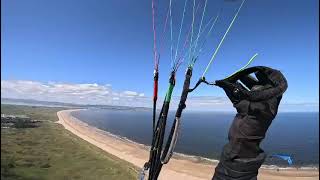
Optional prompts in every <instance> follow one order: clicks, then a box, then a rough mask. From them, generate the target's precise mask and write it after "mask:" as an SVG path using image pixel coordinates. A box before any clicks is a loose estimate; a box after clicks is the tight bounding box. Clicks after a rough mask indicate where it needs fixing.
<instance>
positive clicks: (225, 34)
mask: <svg viewBox="0 0 320 180" xmlns="http://www.w3.org/2000/svg"><path fill="white" fill-rule="evenodd" d="M245 1H246V0H243V1H242V3H241V5H240V7H239V9H238V11H237V13H236V15H235V16H234V17H233V19H232V21H231V23H230V25H229V27H228V29H227V31H226V32H225V33H224V35H223V37H222V39H221V41H220V43H219V45H218V47H217V48H216V50H215V51H214V53H213V55H212V57H211V59H210V61H209V63H208V65H207V67H206V69H205V70H204V72H203V74H202V76H201V77H202V78H204V76H205V74H206V73H207V71H208V70H209V68H210V66H211V63H212V62H213V60H214V58H215V57H216V55H217V53H218V51H219V49H220V47H221V45H222V43H223V41H224V39H225V38H226V36H227V34H228V33H229V31H230V29H231V27H232V25H233V23H234V21H235V20H236V19H237V17H238V14H239V12H240V10H241V8H242V5H243V4H244V2H245Z"/></svg>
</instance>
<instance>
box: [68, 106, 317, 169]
mask: <svg viewBox="0 0 320 180" xmlns="http://www.w3.org/2000/svg"><path fill="white" fill-rule="evenodd" d="M72 115H73V116H75V117H76V118H78V119H80V120H81V121H83V122H86V123H87V124H89V125H91V126H94V127H97V128H99V129H101V130H105V131H108V132H110V133H112V134H114V135H117V136H120V137H124V138H127V139H129V140H132V141H135V142H137V143H141V144H145V145H150V143H151V138H152V137H151V133H152V112H151V110H135V109H128V110H116V109H88V110H82V111H77V112H73V113H72ZM234 115H235V113H232V112H230V113H229V112H184V113H183V116H182V121H181V122H182V123H181V131H180V136H179V138H178V142H177V146H176V149H175V152H178V153H182V154H186V155H190V156H197V157H198V156H199V157H203V158H209V159H219V156H220V153H221V150H222V147H223V145H224V144H225V143H227V134H228V130H229V127H230V125H231V123H232V120H233V117H234ZM173 118H174V112H170V113H169V117H168V122H167V130H166V133H168V131H169V128H171V124H172V121H173ZM261 147H262V149H263V150H264V151H265V152H266V153H267V154H268V155H272V154H287V155H290V156H291V157H292V158H293V166H294V167H319V113H318V112H308V113H302V112H301V113H296V112H290V113H278V115H277V117H276V118H275V119H274V121H273V123H272V124H271V126H270V128H269V130H268V132H267V135H266V138H265V139H264V141H263V142H262V144H261ZM265 165H276V166H280V167H287V166H288V164H287V162H286V161H283V160H281V159H275V158H271V157H270V158H267V160H266V162H265Z"/></svg>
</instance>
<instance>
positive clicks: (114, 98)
mask: <svg viewBox="0 0 320 180" xmlns="http://www.w3.org/2000/svg"><path fill="white" fill-rule="evenodd" d="M1 97H4V98H16V99H34V100H40V101H54V102H66V103H77V104H97V105H122V106H135V107H152V97H149V96H145V94H144V93H143V92H135V91H130V90H126V91H115V90H113V89H112V86H111V85H110V84H106V85H99V84H96V83H93V84H71V83H58V82H48V83H42V82H37V81H22V80H1ZM179 100H180V97H172V103H171V104H170V109H172V110H175V109H176V108H177V107H178V104H179ZM162 101H163V99H162V98H161V97H159V99H158V108H159V109H160V108H161V107H160V106H161V105H162V103H161V102H162ZM186 106H187V109H186V110H205V111H234V108H233V107H232V104H231V103H230V101H229V99H228V98H227V97H214V96H189V97H188V99H187V102H186ZM318 108H319V102H314V103H306V102H291V103H289V102H282V103H281V105H280V108H279V109H280V110H279V111H318Z"/></svg>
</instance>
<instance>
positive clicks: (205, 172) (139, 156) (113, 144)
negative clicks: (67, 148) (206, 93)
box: [57, 110, 319, 180]
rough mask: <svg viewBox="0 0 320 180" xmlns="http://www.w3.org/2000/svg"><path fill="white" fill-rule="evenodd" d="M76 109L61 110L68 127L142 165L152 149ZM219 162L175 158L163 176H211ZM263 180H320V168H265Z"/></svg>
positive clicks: (197, 179)
mask: <svg viewBox="0 0 320 180" xmlns="http://www.w3.org/2000/svg"><path fill="white" fill-rule="evenodd" d="M72 111H77V110H64V111H59V112H58V113H57V115H58V117H59V121H58V122H57V123H59V124H62V125H63V126H64V127H65V128H66V129H67V130H69V131H70V132H72V133H73V134H75V135H77V136H78V137H80V138H82V139H83V140H85V141H87V142H89V143H91V144H93V145H95V146H97V147H99V148H101V149H102V150H104V151H106V152H108V153H110V154H112V155H114V156H117V157H118V158H120V159H123V160H125V161H128V162H130V163H132V164H133V165H135V166H137V167H138V168H142V167H143V165H144V163H145V162H146V161H147V160H148V158H149V151H148V149H147V148H146V147H145V146H144V145H141V144H138V143H134V142H132V141H129V140H126V139H121V138H119V137H117V136H114V135H112V134H110V133H107V132H105V131H102V130H100V129H98V128H95V127H92V126H89V125H88V124H86V123H84V122H82V121H80V120H78V119H76V118H75V117H73V116H72V115H71V112H72ZM216 165H217V163H214V162H212V163H207V162H199V161H197V160H195V159H192V158H188V157H185V158H172V159H171V160H170V162H169V163H168V164H166V165H164V166H163V168H162V171H161V174H160V176H159V179H161V180H167V179H174V180H179V179H182V180H204V179H211V178H212V175H213V173H214V168H215V166H216ZM258 179H259V180H288V179H293V180H316V179H319V170H318V169H280V170H279V171H277V170H276V169H265V168H260V170H259V177H258Z"/></svg>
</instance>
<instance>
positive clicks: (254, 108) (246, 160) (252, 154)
mask: <svg viewBox="0 0 320 180" xmlns="http://www.w3.org/2000/svg"><path fill="white" fill-rule="evenodd" d="M251 73H254V74H255V76H256V78H257V79H255V78H254V77H252V76H250V74H251ZM239 81H240V82H241V83H240V82H239ZM216 85H217V86H219V87H221V88H223V89H224V91H225V93H226V94H227V96H228V97H229V99H230V100H231V102H232V104H233V106H234V107H235V108H236V110H237V115H236V116H235V118H234V120H233V123H232V125H231V127H230V130H229V135H228V139H229V143H228V144H226V145H225V147H224V149H223V153H222V155H221V158H220V163H219V164H218V166H217V168H216V171H215V175H214V177H213V179H215V180H220V179H254V178H256V176H257V173H258V169H259V168H260V166H261V164H262V163H263V161H264V159H265V154H264V153H263V150H262V149H261V148H260V147H259V145H260V142H261V141H262V140H263V139H264V137H265V133H266V131H267V130H268V128H269V126H270V124H271V122H272V120H273V119H274V118H275V116H276V115H277V112H278V106H279V103H280V101H281V98H282V94H283V93H284V92H285V90H286V89H287V81H286V79H285V77H284V76H283V75H282V74H281V72H280V71H278V70H274V69H271V68H268V67H263V66H258V67H252V68H248V69H245V70H243V71H240V72H238V73H236V74H235V75H233V76H231V77H229V78H227V79H223V80H218V81H216Z"/></svg>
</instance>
